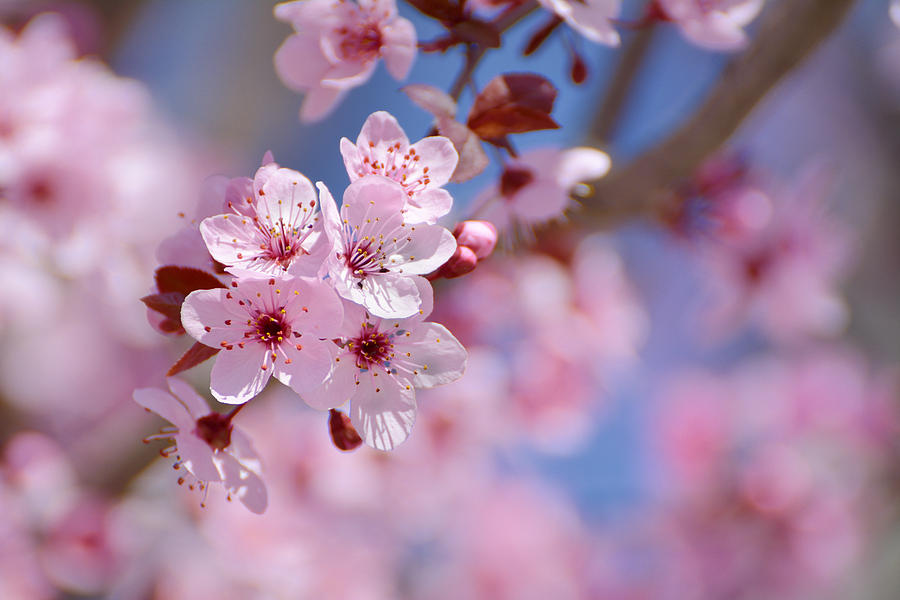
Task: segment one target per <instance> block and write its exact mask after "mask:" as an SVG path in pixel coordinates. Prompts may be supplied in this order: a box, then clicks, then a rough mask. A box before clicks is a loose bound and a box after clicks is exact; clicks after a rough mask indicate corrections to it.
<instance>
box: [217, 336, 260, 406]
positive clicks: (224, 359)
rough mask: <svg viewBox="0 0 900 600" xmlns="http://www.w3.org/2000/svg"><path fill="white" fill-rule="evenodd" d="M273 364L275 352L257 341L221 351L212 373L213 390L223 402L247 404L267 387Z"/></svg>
mask: <svg viewBox="0 0 900 600" xmlns="http://www.w3.org/2000/svg"><path fill="white" fill-rule="evenodd" d="M271 366H272V357H271V354H270V353H269V352H268V350H266V348H264V347H262V346H260V345H257V344H254V345H252V346H247V347H246V348H243V349H238V348H234V349H233V350H225V351H222V352H219V354H218V355H217V356H216V362H215V364H214V365H213V368H212V372H211V373H210V376H209V383H210V391H211V392H212V394H213V396H215V397H216V400H218V401H219V402H224V403H225V404H243V403H244V402H247V401H248V400H250V399H251V398H253V397H254V396H256V395H257V394H259V393H260V392H261V391H263V388H265V387H266V383H268V382H269V377H270V376H271V374H272V369H271ZM263 367H265V368H263Z"/></svg>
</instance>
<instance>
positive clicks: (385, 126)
mask: <svg viewBox="0 0 900 600" xmlns="http://www.w3.org/2000/svg"><path fill="white" fill-rule="evenodd" d="M341 154H342V155H343V157H344V166H345V167H346V168H347V174H348V175H350V181H355V180H357V179H359V178H360V177H364V176H366V175H384V176H385V177H388V178H390V179H393V180H394V181H396V182H397V183H399V184H400V185H402V186H403V189H404V190H406V193H407V194H408V195H409V200H408V202H407V204H406V206H405V207H404V212H405V214H406V220H407V222H409V223H434V222H435V221H437V219H438V218H439V217H443V216H444V215H446V214H447V213H448V212H450V208H451V206H452V205H453V198H452V197H451V196H450V193H449V192H447V191H446V190H444V189H442V188H443V186H444V185H446V184H447V182H449V181H450V177H451V176H452V175H453V171H454V170H456V163H457V162H458V161H459V155H458V154H457V153H456V149H455V148H454V147H453V143H452V142H451V141H450V140H449V139H447V138H445V137H443V136H437V135H436V136H431V137H427V138H424V139H421V140H419V141H418V142H416V143H415V144H412V145H410V143H409V138H407V137H406V133H405V132H404V131H403V129H402V128H401V127H400V124H399V123H398V122H397V119H395V118H394V117H393V116H392V115H390V114H389V113H386V112H384V111H378V112H375V113H372V114H371V115H369V118H368V119H366V122H365V123H363V126H362V130H361V131H360V132H359V137H358V138H357V139H356V144H355V145H354V144H353V142H351V141H350V140H348V139H347V138H341Z"/></svg>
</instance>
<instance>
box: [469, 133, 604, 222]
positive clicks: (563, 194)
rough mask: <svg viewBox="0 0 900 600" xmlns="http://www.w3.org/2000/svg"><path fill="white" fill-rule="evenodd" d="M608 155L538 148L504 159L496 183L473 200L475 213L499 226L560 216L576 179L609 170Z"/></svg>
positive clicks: (591, 176)
mask: <svg viewBox="0 0 900 600" xmlns="http://www.w3.org/2000/svg"><path fill="white" fill-rule="evenodd" d="M609 167H610V161H609V156H608V155H607V154H606V153H604V152H601V151H599V150H595V149H593V148H571V149H569V150H563V151H561V150H554V149H549V148H545V149H541V150H534V151H532V152H528V153H526V154H523V155H522V156H521V157H519V158H517V159H515V160H512V161H510V162H509V163H507V165H506V166H505V168H504V169H503V173H502V174H501V176H500V182H499V185H498V186H497V187H495V188H492V189H490V190H489V191H487V192H485V193H483V194H481V195H480V196H479V198H478V199H477V200H476V201H475V205H476V206H478V207H480V208H479V209H476V213H478V214H479V216H481V217H483V218H484V219H486V220H488V221H491V222H492V223H493V224H494V225H496V226H497V228H498V229H500V230H508V229H510V228H511V227H513V226H520V227H525V228H529V227H531V226H534V225H537V224H539V223H543V222H546V221H550V220H552V219H556V218H559V217H561V216H562V214H563V211H565V210H566V209H567V208H568V207H569V206H570V205H571V204H572V200H571V198H570V196H569V195H570V194H571V193H572V191H573V188H575V186H576V185H577V184H579V183H582V182H585V181H589V180H591V179H599V178H600V177H603V176H604V175H606V173H607V171H609Z"/></svg>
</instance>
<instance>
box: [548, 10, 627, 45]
mask: <svg viewBox="0 0 900 600" xmlns="http://www.w3.org/2000/svg"><path fill="white" fill-rule="evenodd" d="M538 1H539V2H540V3H541V6H543V7H544V8H546V9H547V10H549V11H551V12H554V13H556V15H557V16H558V17H559V18H560V19H563V20H564V21H565V22H566V23H567V24H568V25H569V26H570V27H571V28H572V29H574V30H575V31H577V32H578V33H580V34H581V35H583V36H584V37H585V38H587V39H589V40H591V41H592V42H597V43H598V44H606V45H607V46H618V45H619V41H620V40H619V34H618V33H617V32H616V30H615V28H614V27H613V20H614V19H616V18H617V17H618V16H619V11H620V10H621V2H620V1H619V0H587V1H570V0H538Z"/></svg>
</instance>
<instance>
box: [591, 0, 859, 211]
mask: <svg viewBox="0 0 900 600" xmlns="http://www.w3.org/2000/svg"><path fill="white" fill-rule="evenodd" d="M853 1H854V0H780V1H779V2H777V3H776V2H773V3H771V5H770V8H769V9H768V10H766V12H765V13H764V16H763V21H762V23H760V27H759V30H758V32H757V35H756V37H755V38H754V40H753V42H752V43H751V45H750V47H749V48H748V49H747V50H745V51H744V52H743V53H741V54H740V55H738V56H736V57H735V58H734V59H733V60H732V61H731V62H730V63H729V64H728V65H727V66H726V67H725V69H724V71H723V72H722V75H721V77H720V79H719V82H718V83H717V84H716V85H715V87H714V88H713V89H712V91H711V92H710V93H709V95H708V96H707V98H706V100H705V101H704V102H703V104H702V105H701V106H700V108H699V109H698V110H697V111H696V113H694V115H693V116H692V117H691V118H690V119H688V121H687V122H686V123H684V124H683V125H682V126H681V127H680V128H679V129H678V130H677V131H675V132H674V133H673V134H672V135H670V136H669V137H668V138H667V139H665V140H664V141H663V142H662V143H660V144H658V145H657V146H655V147H654V148H652V149H650V150H648V151H647V152H645V153H644V154H643V155H641V156H639V157H638V158H637V159H635V160H634V161H633V162H631V163H630V164H628V165H626V166H625V167H624V168H622V169H621V170H614V171H613V172H612V173H610V175H609V176H608V177H607V178H606V179H603V180H601V181H599V182H597V183H596V186H595V189H594V192H593V194H592V195H591V196H590V197H589V198H587V199H586V200H585V201H584V204H585V206H586V208H585V210H584V211H582V213H581V215H580V219H579V220H580V221H581V222H582V224H583V225H584V226H587V227H604V226H609V225H611V224H613V223H616V222H619V221H621V220H623V219H626V218H631V217H650V218H652V217H654V216H656V215H657V214H658V213H659V211H660V210H661V208H663V206H664V203H665V202H666V199H667V195H668V191H669V190H670V189H672V188H673V187H675V186H676V185H678V184H679V183H680V182H681V181H683V180H684V179H686V178H687V177H689V176H690V175H691V174H692V173H693V172H694V171H695V170H696V169H697V167H698V166H699V165H701V164H702V163H703V161H705V160H706V159H707V158H709V157H710V156H711V155H713V154H714V153H715V152H716V151H717V150H718V149H719V148H720V147H721V146H722V145H723V144H724V143H725V142H726V141H727V140H728V138H729V137H731V135H732V134H733V133H734V132H735V131H736V130H737V128H738V127H739V126H740V125H741V123H742V122H743V121H744V120H745V119H746V118H747V117H748V116H749V115H750V113H751V112H752V110H753V108H754V107H755V106H756V105H757V103H759V101H760V100H762V99H763V98H764V97H765V96H766V94H767V93H768V92H769V91H770V90H771V89H772V88H773V87H774V86H775V85H776V84H777V83H778V82H779V81H780V80H781V79H782V78H783V77H784V76H785V75H787V74H788V73H790V72H791V70H792V69H794V68H795V67H796V66H797V65H798V64H799V63H800V62H801V61H802V60H803V59H804V58H805V57H806V56H807V55H808V54H810V52H812V51H813V50H814V49H815V48H816V47H817V46H818V45H819V43H821V42H822V41H823V40H825V39H826V38H827V37H828V36H829V35H830V34H831V33H832V32H833V31H834V30H835V29H836V28H837V26H838V25H839V24H840V23H841V21H842V20H843V18H844V16H845V15H846V14H847V12H848V10H849V9H850V7H851V6H852V5H853Z"/></svg>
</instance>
